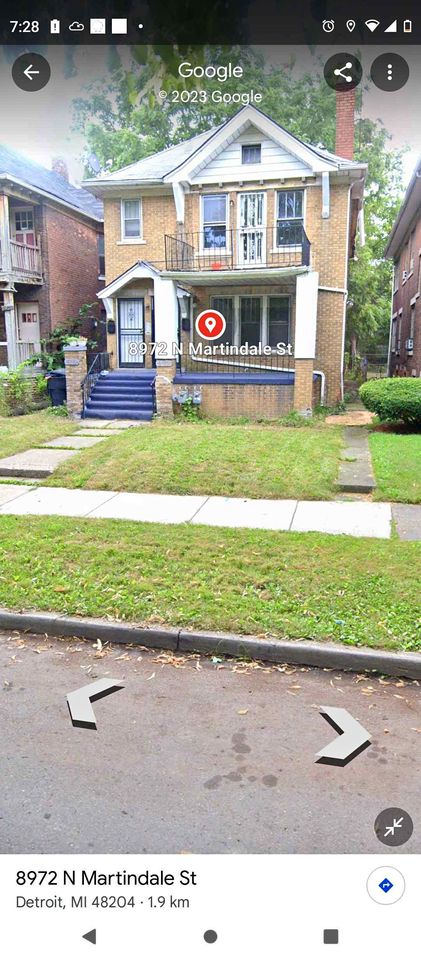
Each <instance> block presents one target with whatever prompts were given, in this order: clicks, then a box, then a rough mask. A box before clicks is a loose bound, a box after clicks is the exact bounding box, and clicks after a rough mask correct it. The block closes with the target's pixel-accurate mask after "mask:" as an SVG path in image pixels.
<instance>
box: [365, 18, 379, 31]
mask: <svg viewBox="0 0 421 960" xmlns="http://www.w3.org/2000/svg"><path fill="white" fill-rule="evenodd" d="M365 25H366V27H368V29H369V30H371V32H372V33H374V31H375V30H377V27H379V26H380V20H366V21H365Z"/></svg>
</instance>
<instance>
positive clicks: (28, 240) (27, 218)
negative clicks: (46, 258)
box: [13, 207, 35, 247]
mask: <svg viewBox="0 0 421 960" xmlns="http://www.w3.org/2000/svg"><path fill="white" fill-rule="evenodd" d="M13 217H14V238H15V240H16V242H17V243H24V244H26V246H28V247H34V246H35V233H34V211H33V209H32V207H19V209H17V210H14V211H13Z"/></svg>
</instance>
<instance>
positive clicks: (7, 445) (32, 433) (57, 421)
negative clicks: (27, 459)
mask: <svg viewBox="0 0 421 960" xmlns="http://www.w3.org/2000/svg"><path fill="white" fill-rule="evenodd" d="M76 429H77V424H76V423H75V422H74V421H72V420H69V419H68V418H67V417H55V416H53V414H51V413H48V411H47V410H40V411H39V412H38V413H28V414H26V415H25V416H23V417H0V456H1V457H9V456H11V455H12V454H13V453H20V452H21V451H22V450H28V449H29V447H38V446H40V445H41V444H43V443H46V442H47V440H54V438H55V437H62V436H64V435H65V434H70V433H74V431H75V430H76Z"/></svg>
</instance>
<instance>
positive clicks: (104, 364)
mask: <svg viewBox="0 0 421 960" xmlns="http://www.w3.org/2000/svg"><path fill="white" fill-rule="evenodd" d="M109 367H110V355H109V353H96V354H95V356H94V358H93V360H92V363H91V365H90V367H89V369H88V372H87V374H86V376H85V377H84V378H83V380H82V383H81V385H80V387H81V390H82V417H84V416H85V408H86V404H87V403H88V400H89V397H90V396H91V393H92V390H93V388H94V386H95V384H96V382H97V380H98V377H99V376H100V374H101V373H102V371H103V370H109Z"/></svg>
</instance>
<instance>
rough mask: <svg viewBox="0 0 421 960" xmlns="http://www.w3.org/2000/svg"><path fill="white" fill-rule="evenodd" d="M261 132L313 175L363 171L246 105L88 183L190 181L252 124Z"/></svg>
mask: <svg viewBox="0 0 421 960" xmlns="http://www.w3.org/2000/svg"><path fill="white" fill-rule="evenodd" d="M251 124H252V125H253V126H255V127H257V128H258V129H260V130H262V132H264V133H265V134H266V135H267V136H269V137H272V138H273V139H274V140H276V141H277V142H278V143H281V144H282V145H283V146H284V147H285V149H286V150H288V151H289V152H290V153H291V154H293V155H294V156H296V157H299V158H300V159H301V160H302V161H303V162H304V163H306V164H307V166H308V167H309V170H310V171H311V172H325V171H327V172H329V171H333V172H334V171H335V170H344V171H346V170H350V171H352V170H356V169H358V170H361V168H362V167H363V168H364V167H365V164H361V163H356V162H354V161H352V160H346V159H345V158H344V157H338V156H336V154H334V153H330V152H329V151H328V150H323V149H321V148H320V147H313V146H311V145H310V144H307V143H304V141H302V140H299V139H298V137H295V136H293V134H291V133H288V131H287V130H286V129H285V128H284V127H282V126H281V125H280V124H279V123H276V121H274V120H272V119H271V117H268V116H267V115H266V114H265V113H263V112H262V110H258V109H257V107H252V106H246V107H242V108H241V110H238V112H237V113H235V114H234V116H232V117H230V118H229V119H228V120H226V121H225V122H224V123H221V124H220V125H219V126H218V127H212V128H211V129H210V130H207V131H206V132H205V133H200V134H198V135H197V136H195V137H192V138H191V139H190V140H185V141H183V142H182V143H179V144H177V145H176V146H174V147H169V148H168V149H167V150H161V151H160V152H159V153H156V154H154V155H153V156H150V157H145V158H144V159H143V160H138V161H136V162H135V163H132V164H130V165H129V166H127V167H123V168H122V169H121V170H116V171H114V172H113V173H109V174H106V175H104V176H102V177H99V178H97V179H92V180H86V181H85V182H86V183H87V184H89V185H90V186H92V188H96V189H100V188H101V187H105V188H107V187H108V186H113V185H116V184H118V185H121V184H130V183H132V184H141V183H144V184H147V183H151V184H152V183H155V184H157V183H170V182H172V181H174V180H183V179H186V180H188V179H189V176H191V175H192V174H193V172H194V171H197V170H198V169H200V168H201V167H203V166H204V165H205V164H206V163H207V162H208V159H209V158H210V156H214V155H215V154H216V153H217V152H219V151H220V150H222V149H224V146H225V144H226V143H227V142H230V141H232V139H234V137H235V136H236V135H237V134H238V133H239V132H240V131H241V130H242V129H245V128H246V127H247V126H249V125H251Z"/></svg>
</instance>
